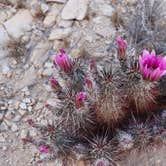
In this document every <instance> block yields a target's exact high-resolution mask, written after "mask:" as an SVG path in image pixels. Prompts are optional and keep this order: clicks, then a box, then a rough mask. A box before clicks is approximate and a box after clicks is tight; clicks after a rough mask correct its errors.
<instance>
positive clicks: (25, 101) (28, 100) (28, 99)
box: [23, 98, 31, 104]
mask: <svg viewBox="0 0 166 166" xmlns="http://www.w3.org/2000/svg"><path fill="white" fill-rule="evenodd" d="M23 102H24V103H27V104H30V103H31V99H30V98H25V99H23Z"/></svg>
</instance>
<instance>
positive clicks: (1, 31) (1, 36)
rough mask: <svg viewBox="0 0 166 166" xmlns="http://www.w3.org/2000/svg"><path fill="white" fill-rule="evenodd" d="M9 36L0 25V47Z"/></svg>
mask: <svg viewBox="0 0 166 166" xmlns="http://www.w3.org/2000/svg"><path fill="white" fill-rule="evenodd" d="M9 40H10V38H9V36H8V34H7V32H6V30H5V28H4V27H3V26H2V25H0V47H3V46H6V45H7V43H8V42H9Z"/></svg>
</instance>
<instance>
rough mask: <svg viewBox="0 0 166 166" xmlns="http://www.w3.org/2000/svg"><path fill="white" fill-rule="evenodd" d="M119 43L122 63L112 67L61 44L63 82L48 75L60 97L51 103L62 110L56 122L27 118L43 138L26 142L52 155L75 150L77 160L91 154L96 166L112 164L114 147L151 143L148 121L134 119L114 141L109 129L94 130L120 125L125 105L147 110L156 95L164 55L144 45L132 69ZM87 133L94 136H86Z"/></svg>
mask: <svg viewBox="0 0 166 166" xmlns="http://www.w3.org/2000/svg"><path fill="white" fill-rule="evenodd" d="M117 44H118V48H117V49H118V50H117V53H118V58H119V59H118V60H119V61H118V62H119V64H120V65H119V66H117V69H116V70H112V68H109V69H108V68H107V67H106V66H104V67H102V68H100V69H99V67H98V65H97V63H96V62H95V61H94V60H93V59H91V60H90V61H89V62H88V61H86V60H83V59H74V60H73V59H72V58H71V57H69V56H68V55H67V54H66V52H65V51H64V50H63V49H61V50H60V54H58V55H55V56H54V64H55V67H56V69H57V70H58V72H59V76H60V77H61V78H62V79H63V80H64V85H63V86H62V85H61V83H60V81H59V80H58V77H56V78H55V77H54V76H51V78H50V80H49V82H50V86H51V87H52V89H53V92H54V93H55V94H56V96H57V98H58V100H57V105H56V107H55V109H56V110H57V111H58V112H60V115H59V117H58V119H59V120H57V119H56V118H55V123H57V124H58V127H55V124H54V125H47V126H45V127H44V126H42V127H40V125H38V124H35V123H34V122H32V121H29V122H28V123H29V124H30V125H31V126H32V127H35V128H37V129H39V130H40V131H41V134H42V135H43V137H44V138H42V139H41V140H39V141H37V142H34V141H33V140H31V141H29V142H34V144H35V145H37V147H38V149H39V151H40V152H41V153H44V154H50V155H52V156H51V158H58V157H64V156H65V155H67V154H68V155H69V156H70V155H71V156H73V155H74V158H76V159H80V158H81V159H89V160H90V162H92V163H93V164H95V165H96V166H98V165H99V166H100V165H103V166H105V165H106V166H107V165H108V163H109V164H110V163H111V164H112V165H113V164H116V163H115V161H114V159H113V158H114V155H115V154H116V153H117V151H120V152H121V151H123V152H124V151H130V150H131V149H132V148H133V147H135V146H137V147H140V148H141V149H142V146H143V147H145V146H146V145H148V144H149V142H150V140H151V136H152V133H151V131H150V130H149V126H148V125H144V124H143V123H140V124H139V123H137V122H136V121H134V122H135V123H132V124H131V126H130V127H131V128H130V127H129V130H127V131H124V132H122V131H121V132H119V133H118V134H117V135H118V136H116V141H113V140H114V139H112V136H110V135H109V134H108V135H107V134H102V133H100V134H98V133H96V132H97V131H98V129H99V131H101V126H102V125H104V126H105V125H106V127H107V128H108V130H110V129H111V127H113V126H116V124H120V123H121V122H122V120H123V119H124V118H125V117H126V115H127V114H128V113H129V110H134V109H136V110H137V111H141V112H144V111H145V110H149V109H150V108H151V107H150V106H152V104H155V99H156V96H157V93H154V92H155V88H156V81H157V80H158V79H159V78H161V77H162V76H163V75H164V74H165V72H166V62H165V58H162V57H160V56H156V55H155V52H154V51H152V53H149V52H148V51H146V50H144V51H143V55H141V56H140V57H139V66H140V69H139V70H138V69H137V68H136V69H137V70H133V71H132V69H131V66H130V65H129V63H128V59H129V57H128V52H127V42H126V41H125V40H123V39H121V38H118V40H117ZM124 64H125V65H124ZM117 71H118V72H117ZM87 133H92V135H93V137H91V136H86V135H87ZM47 137H48V138H47ZM117 142H119V143H117ZM117 144H118V145H117ZM117 148H118V149H117ZM87 154H89V156H87Z"/></svg>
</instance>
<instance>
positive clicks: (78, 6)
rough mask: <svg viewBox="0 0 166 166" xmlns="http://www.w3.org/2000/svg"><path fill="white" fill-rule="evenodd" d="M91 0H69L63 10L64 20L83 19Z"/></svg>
mask: <svg viewBox="0 0 166 166" xmlns="http://www.w3.org/2000/svg"><path fill="white" fill-rule="evenodd" d="M88 4H89V0H69V1H68V2H67V3H66V5H65V7H64V8H63V11H62V14H61V16H62V18H63V19H64V20H71V19H77V20H83V19H84V18H85V16H86V14H87V10H88Z"/></svg>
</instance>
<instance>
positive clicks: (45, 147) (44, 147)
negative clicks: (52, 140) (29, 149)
mask: <svg viewBox="0 0 166 166" xmlns="http://www.w3.org/2000/svg"><path fill="white" fill-rule="evenodd" d="M39 151H40V153H50V152H51V148H50V146H49V145H40V146H39Z"/></svg>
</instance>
